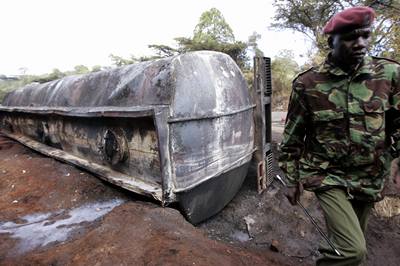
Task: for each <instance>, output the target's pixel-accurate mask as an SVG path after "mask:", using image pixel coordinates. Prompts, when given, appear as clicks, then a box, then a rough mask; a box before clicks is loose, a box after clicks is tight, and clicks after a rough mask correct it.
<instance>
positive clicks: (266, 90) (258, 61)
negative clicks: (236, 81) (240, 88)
mask: <svg viewBox="0 0 400 266" xmlns="http://www.w3.org/2000/svg"><path fill="white" fill-rule="evenodd" d="M252 96H253V99H254V101H255V103H256V109H255V111H254V121H255V133H254V134H255V140H254V141H255V145H256V147H257V151H256V152H255V153H254V157H253V158H254V161H255V164H256V165H257V187H258V193H262V192H263V191H264V190H265V189H266V188H267V186H268V185H269V184H271V183H272V181H273V174H272V165H271V162H272V153H271V136H272V133H271V96H272V84H271V60H270V58H267V57H255V58H254V84H253V92H252Z"/></svg>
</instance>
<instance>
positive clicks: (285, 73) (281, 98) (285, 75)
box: [271, 50, 300, 110]
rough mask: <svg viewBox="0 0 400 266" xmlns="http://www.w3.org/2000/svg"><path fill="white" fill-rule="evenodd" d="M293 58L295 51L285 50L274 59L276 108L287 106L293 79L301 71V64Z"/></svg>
mask: <svg viewBox="0 0 400 266" xmlns="http://www.w3.org/2000/svg"><path fill="white" fill-rule="evenodd" d="M293 58H294V54H293V51H290V50H283V51H281V53H280V54H279V55H278V56H276V57H275V58H274V59H273V60H272V63H271V71H272V88H273V90H272V93H273V95H272V107H273V109H275V110H282V109H284V108H286V106H287V103H288V100H289V96H290V92H291V88H292V80H293V79H294V77H295V76H296V74H297V73H298V72H299V71H300V67H299V65H298V64H297V62H296V61H294V59H293Z"/></svg>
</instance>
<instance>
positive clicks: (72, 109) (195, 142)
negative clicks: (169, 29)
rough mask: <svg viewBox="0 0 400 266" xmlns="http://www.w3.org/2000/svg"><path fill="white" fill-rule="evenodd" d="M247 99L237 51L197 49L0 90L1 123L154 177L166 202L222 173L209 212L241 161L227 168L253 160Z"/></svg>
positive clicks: (133, 175)
mask: <svg viewBox="0 0 400 266" xmlns="http://www.w3.org/2000/svg"><path fill="white" fill-rule="evenodd" d="M253 107H254V106H253V105H252V101H251V98H250V95H249V91H248V88H247V85H246V81H245V80H244V78H243V75H242V74H241V72H240V70H239V68H238V67H237V65H236V64H235V63H234V61H233V60H232V59H231V58H230V57H229V56H227V55H225V54H222V53H217V52H210V51H201V52H193V53H188V54H183V55H179V56H174V57H170V58H165V59H160V60H156V61H148V62H142V63H139V64H134V65H129V66H124V67H119V68H115V69H111V70H107V71H100V72H95V73H91V74H87V75H79V76H69V77H65V78H63V79H60V80H55V81H51V82H48V83H44V84H31V85H28V86H26V87H24V88H21V89H18V90H15V91H13V92H11V93H10V94H8V95H7V96H6V97H5V99H4V101H3V106H2V107H1V109H0V119H1V123H0V125H1V130H2V132H5V133H6V134H8V135H9V136H11V137H14V138H18V136H20V135H25V136H27V137H28V138H29V139H32V140H34V141H36V142H42V143H43V144H45V145H47V146H50V147H53V148H56V149H58V150H62V151H65V152H66V153H68V154H69V155H72V156H76V157H77V158H78V159H77V160H78V161H79V159H83V160H88V161H89V162H90V163H94V164H96V165H101V166H105V167H109V168H110V169H111V170H112V171H114V172H116V173H121V175H122V177H121V176H119V177H118V178H127V179H132V180H139V181H140V182H144V183H148V184H150V185H151V186H152V187H153V188H157V186H158V187H159V188H160V191H161V192H160V193H161V194H162V196H161V197H158V196H154V195H153V196H154V197H155V198H157V199H159V200H161V201H162V202H164V203H168V202H171V201H179V200H180V198H184V201H190V200H188V198H189V199H190V197H187V193H188V192H189V191H192V190H193V189H195V188H196V187H198V186H199V185H201V184H203V183H205V182H208V181H210V180H211V179H214V178H218V177H220V176H224V174H225V175H226V178H225V179H226V180H224V182H223V184H219V186H221V185H222V186H223V185H226V186H229V182H232V183H236V184H237V185H235V186H234V187H233V188H230V189H229V191H227V192H226V193H227V194H229V195H225V196H224V197H222V199H221V198H220V197H214V196H215V195H214V196H212V197H210V198H207V196H205V194H204V195H203V197H204V198H206V199H208V200H210V201H211V202H208V203H204V202H203V203H201V204H203V205H205V206H204V207H203V208H205V209H206V212H207V208H208V209H210V210H211V209H213V208H212V206H211V207H207V204H209V205H213V204H214V203H216V204H217V205H218V206H219V207H218V209H220V208H221V207H220V206H221V205H223V206H224V205H225V204H226V203H227V202H228V201H229V200H230V199H231V198H232V197H233V195H234V194H235V193H236V191H237V190H238V188H239V187H240V184H241V182H242V181H243V179H244V176H245V174H246V172H247V171H245V170H241V171H238V172H241V174H240V176H235V174H233V173H234V171H233V170H234V169H236V168H240V167H242V168H246V167H247V166H246V165H247V164H248V162H249V161H250V160H251V156H252V152H253V150H254V132H253V131H254V122H253ZM43 121H45V122H46V123H47V124H45V125H44V124H43V123H44V122H43ZM88 121H91V122H88ZM118 121H121V122H120V123H119V122H118ZM24 124H25V125H30V126H23V125H24ZM66 125H68V126H66ZM35 128H36V129H35ZM35 134H37V135H35ZM46 139H47V140H46ZM45 140H46V141H45ZM74 140H76V141H75V142H74ZM20 141H21V142H24V141H23V140H21V139H20ZM99 147H100V148H99ZM37 149H38V150H39V151H40V148H37ZM113 149H115V150H113ZM124 149H125V150H124ZM117 150H118V153H120V154H119V155H118V156H117V155H115V152H116V151H117ZM121 150H124V151H123V152H121ZM99 154H100V155H99ZM121 154H122V155H121ZM110 157H112V158H111V159H110ZM115 158H117V159H115ZM66 160H67V159H66ZM141 160H142V161H141ZM143 160H144V161H145V163H143ZM140 161H141V162H140ZM73 163H76V162H73ZM138 165H139V166H138ZM81 166H82V165H81ZM86 168H87V167H86ZM140 168H142V169H140ZM89 170H91V171H95V170H93V169H89ZM232 171H233V172H232ZM114 172H112V174H113V173H114ZM228 172H229V174H227V173H228ZM112 174H110V175H109V176H107V179H108V180H110V179H112V178H113V177H112ZM102 175H103V174H101V173H100V176H102ZM234 179H235V180H236V181H234ZM230 180H231V181H230ZM111 181H112V180H111ZM128 181H129V180H128ZM214 182H215V181H214ZM226 182H227V183H226ZM122 186H123V187H126V188H128V189H131V188H130V187H129V186H124V185H122ZM132 186H134V185H132ZM131 190H133V191H136V192H139V193H141V190H143V188H142V189H141V190H135V189H131ZM144 190H146V189H144ZM208 191H210V189H209V188H208ZM216 191H218V188H217V189H216ZM185 193H186V194H185ZM196 193H197V194H198V193H199V192H196ZM205 193H211V192H205ZM143 194H146V193H143ZM217 194H218V193H217ZM180 195H185V196H182V197H180ZM197 197H198V196H197ZM213 197H214V198H213ZM214 200H218V201H219V202H213V201H214ZM199 204H200V203H199ZM199 204H197V206H198V205H199ZM201 204H200V205H201ZM189 205H190V204H189ZM189 205H187V204H186V205H185V208H192V210H188V211H187V212H186V213H187V214H188V213H189V214H188V216H190V212H191V211H193V210H194V209H193V206H192V207H190V206H191V205H190V206H189ZM192 205H193V204H192ZM194 205H196V204H194ZM188 206H189V207H188ZM223 206H222V207H223ZM194 211H196V210H194ZM202 211H204V210H202ZM211 212H215V210H212V211H211ZM211 212H210V213H211ZM212 214H213V213H211V215H212ZM202 216H204V215H202ZM208 216H209V215H208ZM203 218H204V217H200V218H199V219H200V220H201V219H203ZM199 219H197V218H196V221H198V220H199ZM196 221H195V222H196Z"/></svg>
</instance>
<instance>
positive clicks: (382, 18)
mask: <svg viewBox="0 0 400 266" xmlns="http://www.w3.org/2000/svg"><path fill="white" fill-rule="evenodd" d="M357 5H365V6H371V7H372V8H374V9H375V11H376V12H377V14H378V17H377V20H376V22H375V26H374V35H373V40H372V53H373V54H376V55H388V56H390V57H392V58H393V57H397V56H398V55H399V54H400V50H398V49H399V47H398V43H399V34H398V33H399V27H400V26H399V23H400V20H399V13H400V12H399V11H400V6H399V1H398V0H380V1H377V0H340V1H334V0H325V1H320V0H274V6H275V8H276V14H275V17H274V19H275V23H273V24H272V25H271V27H272V28H276V29H291V30H294V31H297V32H300V33H303V34H304V35H305V36H307V37H308V38H309V39H310V40H311V41H312V42H313V44H314V46H315V47H316V48H317V50H318V51H317V52H316V53H315V56H317V57H321V56H322V57H324V56H325V55H326V54H327V52H328V51H329V47H328V46H327V42H326V40H327V39H326V36H325V35H323V34H322V29H323V27H324V26H325V24H326V23H327V21H328V20H329V19H330V18H331V17H332V16H333V15H334V14H335V13H337V12H339V11H341V10H343V9H345V8H347V7H351V6H357Z"/></svg>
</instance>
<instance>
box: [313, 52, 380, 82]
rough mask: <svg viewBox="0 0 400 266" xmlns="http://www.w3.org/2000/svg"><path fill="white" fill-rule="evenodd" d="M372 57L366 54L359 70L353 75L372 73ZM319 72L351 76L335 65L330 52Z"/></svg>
mask: <svg viewBox="0 0 400 266" xmlns="http://www.w3.org/2000/svg"><path fill="white" fill-rule="evenodd" d="M371 63H372V57H370V56H365V57H364V58H363V61H361V63H360V65H359V66H358V68H357V70H356V71H355V72H354V73H353V75H352V76H353V77H356V76H359V75H361V74H372V72H373V71H372V65H371ZM318 72H320V73H330V74H332V75H335V76H349V74H348V73H346V72H344V71H343V70H342V69H341V68H339V67H337V66H335V65H334V64H333V63H332V61H331V60H330V54H329V55H328V56H327V58H326V60H325V62H324V63H322V64H321V65H320V66H319V68H318Z"/></svg>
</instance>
